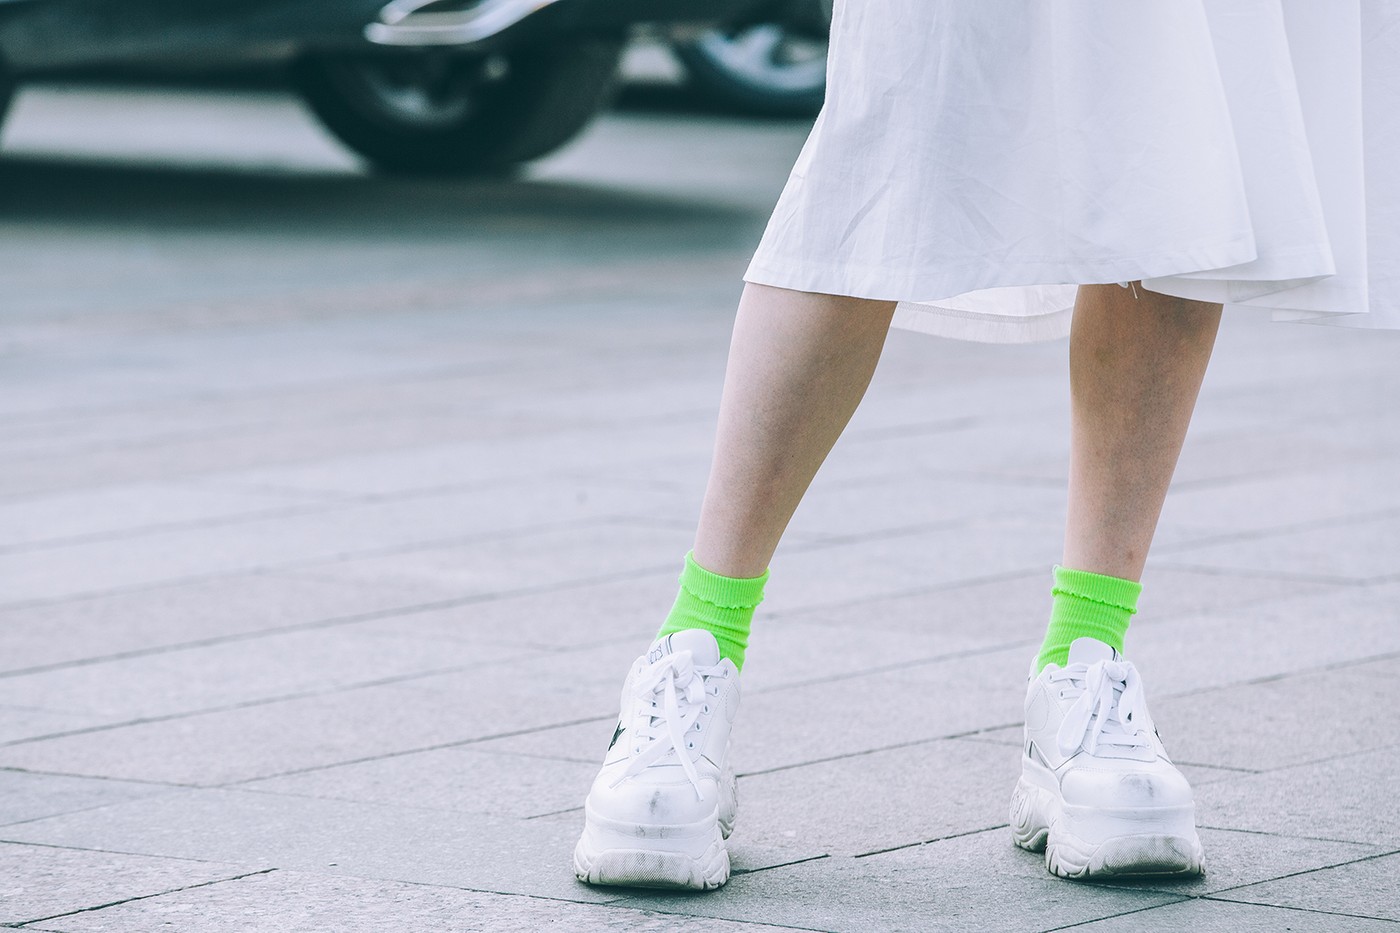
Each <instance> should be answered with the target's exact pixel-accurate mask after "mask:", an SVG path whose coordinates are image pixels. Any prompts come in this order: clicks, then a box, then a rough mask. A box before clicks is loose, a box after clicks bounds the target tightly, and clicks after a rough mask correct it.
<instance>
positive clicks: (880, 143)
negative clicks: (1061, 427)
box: [744, 0, 1400, 342]
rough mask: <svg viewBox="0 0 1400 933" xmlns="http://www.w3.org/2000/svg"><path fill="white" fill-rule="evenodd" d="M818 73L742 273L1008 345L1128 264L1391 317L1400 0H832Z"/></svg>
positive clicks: (1116, 278)
mask: <svg viewBox="0 0 1400 933" xmlns="http://www.w3.org/2000/svg"><path fill="white" fill-rule="evenodd" d="M827 67H828V81H827V98H826V104H825V106H824V107H823V108H822V111H821V113H820V115H819V116H818V117H817V121H816V124H815V125H814V126H813V128H812V133H811V135H810V136H809V138H808V139H807V143H806V145H805V146H804V147H803V149H802V152H801V154H800V155H799V156H798V158H797V162H796V164H795V165H794V166H793V169H792V174H791V176H790V177H789V179H788V182H787V186H786V187H785V188H784V190H783V193H782V196H781V197H780V199H779V201H778V204H777V206H776V208H775V209H774V211H773V215H772V217H771V219H770V220H769V223H768V227H767V229H766V231H765V232H764V235H763V238H762V240H761V241H760V243H759V245H758V248H757V250H756V252H755V254H754V256H753V260H752V262H751V263H750V265H749V267H748V270H747V271H746V272H745V274H744V278H745V280H746V281H749V282H757V283H761V284H767V285H776V286H780V287H783V288H792V289H799V290H802V291H810V292H823V293H827V294H838V295H854V296H859V297H865V298H880V299H886V300H897V301H898V302H899V306H898V308H897V309H896V312H895V317H894V321H893V325H894V326H896V327H903V328H908V329H911V330H919V331H924V332H928V333H934V334H942V335H945V336H951V337H961V338H966V339H971V340H983V341H994V342H1019V341H1027V340H1043V339H1049V338H1053V337H1059V336H1063V335H1064V334H1066V333H1068V330H1069V313H1070V310H1071V308H1072V305H1073V302H1074V291H1075V289H1074V286H1075V285H1076V284H1080V283H1107V282H1127V281H1130V280H1136V279H1141V280H1142V282H1143V286H1144V287H1145V288H1148V289H1150V290H1153V291H1156V292H1161V293H1165V294H1170V295H1178V296H1181V297H1186V298H1196V299H1201V300H1207V301H1218V302H1222V303H1225V304H1226V305H1240V306H1251V307H1260V308H1268V309H1273V315H1274V317H1275V318H1276V319H1280V320H1318V321H1325V322H1327V323H1337V324H1345V325H1349V326H1358V327H1383V328H1400V0H1022V2H1016V3H1012V2H1009V0H837V3H836V13H835V18H834V20H833V23H832V31H831V46H830V54H829V58H828V66H827ZM1363 129H1364V132H1363Z"/></svg>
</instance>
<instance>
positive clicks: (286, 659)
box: [0, 625, 532, 727]
mask: <svg viewBox="0 0 1400 933" xmlns="http://www.w3.org/2000/svg"><path fill="white" fill-rule="evenodd" d="M530 653H532V652H531V650H530V649H528V648H516V647H512V646H506V645H496V644H492V643H490V642H485V643H482V642H475V643H474V642H471V641H469V640H468V639H466V638H461V639H458V640H447V639H441V638H436V639H432V638H421V637H414V636H413V635H412V634H411V633H402V634H380V633H376V632H362V631H360V630H359V627H358V626H355V625H345V626H340V627H339V628H338V629H337V630H336V632H335V634H334V635H327V633H325V632H322V631H317V630H312V631H300V632H288V633H282V634H269V635H264V636H261V637H258V638H249V639H244V640H239V641H232V642H225V643H221V644H216V645H207V646H200V647H191V648H186V649H184V650H180V651H164V652H158V653H154V654H147V655H142V656H138V657H132V658H122V659H115V660H110V661H106V662H103V663H102V664H100V665H82V666H77V667H63V668H58V669H53V670H47V671H41V672H38V673H33V674H28V675H20V676H13V677H8V678H3V679H0V705H5V704H13V705H19V704H22V703H26V702H35V701H36V700H37V699H38V698H41V697H42V698H47V699H46V702H48V703H50V704H52V705H53V707H55V708H56V711H58V712H61V713H74V714H77V715H79V716H81V717H82V722H83V723H84V727H92V726H98V725H108V724H116V723H123V722H135V721H138V720H143V719H154V718H160V717H167V716H179V715H186V714H189V713H195V712H200V711H203V710H213V709H223V708H230V707H234V706H239V705H244V704H248V703H256V702H262V701H266V700H269V699H274V698H278V697H292V696H298V695H305V694H313V693H324V692H328V691H335V690H340V689H344V688H347V687H352V686H356V685H360V684H370V683H378V682H383V681H387V680H394V679H402V678H406V677H413V676H420V675H424V674H431V673H437V672H442V671H446V670H453V669H457V670H460V669H465V668H469V667H473V666H476V665H484V664H492V663H500V662H502V661H505V660H507V659H509V658H513V657H515V658H518V657H523V656H527V655H529V654H530Z"/></svg>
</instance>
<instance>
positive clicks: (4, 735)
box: [0, 698, 99, 745]
mask: <svg viewBox="0 0 1400 933" xmlns="http://www.w3.org/2000/svg"><path fill="white" fill-rule="evenodd" d="M54 699H55V701H56V700H57V698H54ZM98 722H99V720H98V718H97V717H96V716H93V715H91V714H85V713H77V712H73V711H71V710H59V709H48V708H46V707H42V706H29V705H26V706H3V707H0V745H3V744H4V743H7V742H20V741H24V740H27V739H29V738H32V737H33V736H36V735H52V734H53V733H56V732H68V731H71V730H74V729H86V728H88V727H90V726H94V725H97V724H98Z"/></svg>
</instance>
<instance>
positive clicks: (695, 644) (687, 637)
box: [647, 628, 719, 667]
mask: <svg viewBox="0 0 1400 933" xmlns="http://www.w3.org/2000/svg"><path fill="white" fill-rule="evenodd" d="M682 651H689V652H690V660H691V663H692V664H694V665H695V666H696V667H714V666H715V665H716V664H718V663H719V643H718V642H717V641H715V636H713V635H711V634H710V633H709V632H707V631H705V630H704V629H702V628H688V629H683V630H682V631H679V632H672V633H671V634H669V635H663V636H662V637H661V638H658V639H657V640H656V641H655V642H654V643H653V644H652V646H651V650H650V651H648V652H647V661H648V663H651V664H655V663H656V662H657V661H660V660H661V659H662V658H664V657H666V655H668V654H679V653H680V652H682Z"/></svg>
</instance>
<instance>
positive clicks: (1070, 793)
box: [1061, 762, 1192, 808]
mask: <svg viewBox="0 0 1400 933" xmlns="http://www.w3.org/2000/svg"><path fill="white" fill-rule="evenodd" d="M1061 790H1062V792H1063V794H1064V797H1065V802H1066V803H1068V804H1071V805H1080V806H1094V807H1144V808H1150V807H1179V806H1183V805H1187V804H1190V803H1191V802H1192V796H1191V785H1190V784H1189V783H1188V782H1187V780H1186V778H1185V777H1183V776H1182V774H1181V772H1180V771H1178V770H1176V768H1174V767H1172V766H1171V765H1169V764H1167V763H1165V762H1158V763H1157V764H1156V766H1155V767H1151V768H1076V769H1073V770H1071V771H1070V772H1069V773H1067V774H1066V775H1065V776H1064V779H1063V781H1062V782H1061Z"/></svg>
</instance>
